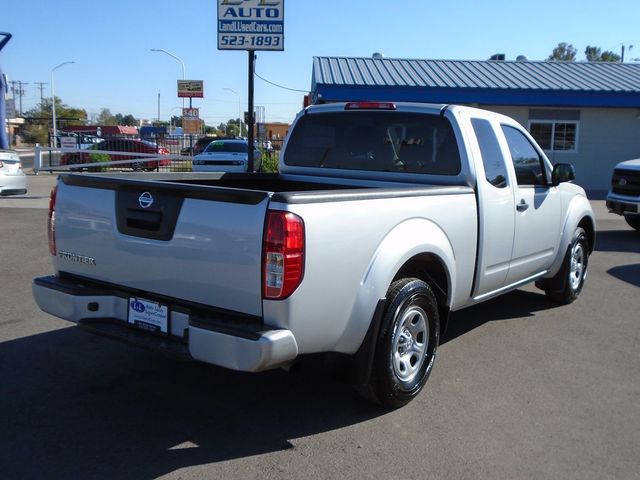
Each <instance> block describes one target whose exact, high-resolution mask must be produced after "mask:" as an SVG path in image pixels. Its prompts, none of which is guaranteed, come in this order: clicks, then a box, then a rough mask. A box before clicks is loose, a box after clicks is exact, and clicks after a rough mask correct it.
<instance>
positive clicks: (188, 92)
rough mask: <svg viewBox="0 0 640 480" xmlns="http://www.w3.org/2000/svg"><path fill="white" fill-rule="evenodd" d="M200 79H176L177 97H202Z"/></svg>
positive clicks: (202, 90) (202, 84) (202, 89)
mask: <svg viewBox="0 0 640 480" xmlns="http://www.w3.org/2000/svg"><path fill="white" fill-rule="evenodd" d="M203 97H204V82H203V81H202V80H178V98H203Z"/></svg>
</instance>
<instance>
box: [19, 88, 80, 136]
mask: <svg viewBox="0 0 640 480" xmlns="http://www.w3.org/2000/svg"><path fill="white" fill-rule="evenodd" d="M55 102H56V120H57V122H56V123H57V124H58V127H60V126H64V125H85V124H86V123H87V112H86V111H85V110H84V109H81V108H74V107H70V106H68V105H65V104H64V103H62V100H60V98H59V97H56V99H55ZM52 114H53V104H52V102H51V99H50V98H47V99H44V100H43V101H42V103H39V104H38V105H36V106H35V107H34V108H32V109H31V110H29V111H27V112H25V114H24V118H25V121H26V124H27V125H26V127H25V128H24V129H23V130H22V132H21V134H22V137H23V138H24V141H25V142H27V143H40V144H42V145H46V144H47V143H49V130H50V128H51V121H52Z"/></svg>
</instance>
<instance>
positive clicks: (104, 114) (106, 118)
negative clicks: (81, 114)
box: [96, 108, 118, 125]
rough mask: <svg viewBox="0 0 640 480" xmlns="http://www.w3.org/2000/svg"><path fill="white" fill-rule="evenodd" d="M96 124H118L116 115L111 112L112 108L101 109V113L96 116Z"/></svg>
mask: <svg viewBox="0 0 640 480" xmlns="http://www.w3.org/2000/svg"><path fill="white" fill-rule="evenodd" d="M96 124H97V125H117V124H118V122H117V121H116V117H114V116H113V115H112V114H111V110H109V109H108V108H103V109H102V110H100V113H99V114H98V116H97V118H96Z"/></svg>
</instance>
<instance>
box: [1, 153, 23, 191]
mask: <svg viewBox="0 0 640 480" xmlns="http://www.w3.org/2000/svg"><path fill="white" fill-rule="evenodd" d="M24 193H27V176H26V175H25V174H24V172H23V171H22V164H21V163H20V157H19V156H18V154H17V153H16V152H14V151H13V150H0V195H21V194H24Z"/></svg>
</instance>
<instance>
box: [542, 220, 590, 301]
mask: <svg viewBox="0 0 640 480" xmlns="http://www.w3.org/2000/svg"><path fill="white" fill-rule="evenodd" d="M588 263H589V240H588V239H587V233H586V232H585V231H584V229H582V228H580V227H578V228H577V229H576V231H575V232H574V234H573V238H572V240H571V245H569V249H568V251H567V254H566V256H565V259H564V262H563V264H562V267H561V268H560V271H559V272H558V273H557V274H556V275H555V276H554V277H553V278H552V279H550V280H549V281H546V282H545V283H544V284H543V289H544V291H545V293H546V295H547V298H549V299H550V300H552V301H554V302H557V303H561V304H568V303H571V302H573V301H574V300H575V299H577V298H578V295H580V292H581V291H582V287H583V286H584V282H585V280H586V279H587V265H588Z"/></svg>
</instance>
